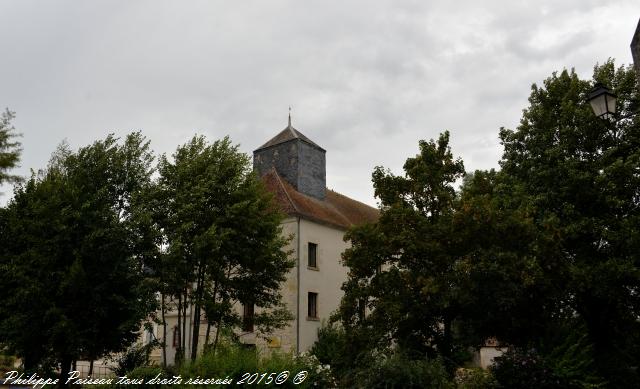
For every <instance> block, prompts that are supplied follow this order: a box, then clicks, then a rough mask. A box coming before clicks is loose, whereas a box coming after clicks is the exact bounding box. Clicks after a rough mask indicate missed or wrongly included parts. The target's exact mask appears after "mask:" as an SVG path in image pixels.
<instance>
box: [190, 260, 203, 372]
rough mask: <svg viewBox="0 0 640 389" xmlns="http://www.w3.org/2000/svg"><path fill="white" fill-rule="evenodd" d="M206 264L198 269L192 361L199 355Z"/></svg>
mask: <svg viewBox="0 0 640 389" xmlns="http://www.w3.org/2000/svg"><path fill="white" fill-rule="evenodd" d="M203 278H204V265H201V266H200V269H198V280H197V282H196V291H195V297H196V298H195V302H194V308H193V309H194V313H193V334H192V336H191V361H195V360H196V356H197V355H198V341H199V340H200V305H201V304H202V288H203V284H204V279H203Z"/></svg>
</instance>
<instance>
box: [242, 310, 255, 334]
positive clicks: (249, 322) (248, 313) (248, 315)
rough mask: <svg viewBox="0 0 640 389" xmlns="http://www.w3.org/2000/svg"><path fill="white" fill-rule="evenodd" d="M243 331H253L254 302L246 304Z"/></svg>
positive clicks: (243, 314) (243, 315)
mask: <svg viewBox="0 0 640 389" xmlns="http://www.w3.org/2000/svg"><path fill="white" fill-rule="evenodd" d="M242 331H245V332H253V304H245V305H244V310H243V313H242Z"/></svg>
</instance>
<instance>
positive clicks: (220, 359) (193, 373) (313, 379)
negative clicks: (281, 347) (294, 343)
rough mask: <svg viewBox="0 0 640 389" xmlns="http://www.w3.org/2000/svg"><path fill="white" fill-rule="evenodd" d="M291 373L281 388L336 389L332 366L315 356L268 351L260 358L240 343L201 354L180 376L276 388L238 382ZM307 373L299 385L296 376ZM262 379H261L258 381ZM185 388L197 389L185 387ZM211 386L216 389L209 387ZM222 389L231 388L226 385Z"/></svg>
mask: <svg viewBox="0 0 640 389" xmlns="http://www.w3.org/2000/svg"><path fill="white" fill-rule="evenodd" d="M284 371H287V372H288V373H287V374H288V379H287V380H286V381H285V382H284V383H282V384H280V385H277V387H279V388H311V387H313V388H324V387H335V384H334V383H333V379H332V376H331V373H330V369H329V367H328V366H323V365H322V364H320V362H318V360H317V359H316V358H315V357H314V356H309V355H301V356H299V357H296V356H294V355H292V354H283V353H279V352H272V353H270V352H268V351H265V352H264V354H262V355H260V354H259V353H258V352H256V350H254V349H248V348H244V347H242V346H241V345H237V344H224V345H221V346H219V347H218V348H217V350H216V352H215V353H213V352H212V350H210V351H209V352H207V353H205V354H203V355H201V356H200V357H199V358H197V359H196V361H195V362H194V363H189V364H185V365H183V366H182V367H181V368H180V371H179V373H180V375H181V376H182V377H183V378H185V377H186V378H185V379H184V381H186V379H188V378H196V377H201V378H220V379H224V378H231V379H233V386H234V387H238V388H240V387H255V386H258V385H259V386H260V387H275V386H276V385H274V384H271V385H266V384H265V383H264V382H261V383H260V384H257V383H255V381H254V383H253V384H249V383H246V384H244V385H243V384H241V385H238V384H237V382H238V381H239V380H240V379H241V378H242V377H243V376H244V375H245V374H246V373H250V374H254V373H258V377H262V375H263V373H266V377H263V380H265V381H266V380H267V379H268V378H267V377H268V375H269V374H270V373H275V374H274V375H273V376H272V380H273V377H275V376H277V375H278V374H279V373H282V372H284ZM301 372H306V373H304V374H305V375H306V379H305V380H304V381H302V382H301V383H300V384H298V385H295V384H294V383H293V378H294V377H295V376H296V374H298V373H301ZM258 379H259V378H258ZM184 387H193V385H191V386H187V385H184ZM207 387H216V386H215V385H209V386H207ZM220 387H229V385H222V386H220Z"/></svg>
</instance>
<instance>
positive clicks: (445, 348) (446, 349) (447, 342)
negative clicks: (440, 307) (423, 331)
mask: <svg viewBox="0 0 640 389" xmlns="http://www.w3.org/2000/svg"><path fill="white" fill-rule="evenodd" d="M451 321H452V320H451V318H449V317H447V316H445V318H444V323H443V324H444V339H443V342H442V343H443V345H442V356H443V357H444V364H445V367H446V368H447V371H449V373H453V370H454V368H455V366H454V363H453V359H452V350H451V348H452V336H451Z"/></svg>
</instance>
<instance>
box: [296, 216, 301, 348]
mask: <svg viewBox="0 0 640 389" xmlns="http://www.w3.org/2000/svg"><path fill="white" fill-rule="evenodd" d="M296 237H297V239H298V250H297V251H298V255H297V257H298V258H297V261H298V263H297V265H296V268H297V272H298V277H297V282H296V284H297V289H298V293H297V295H298V296H297V298H296V354H300V216H298V233H297V234H296Z"/></svg>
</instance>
